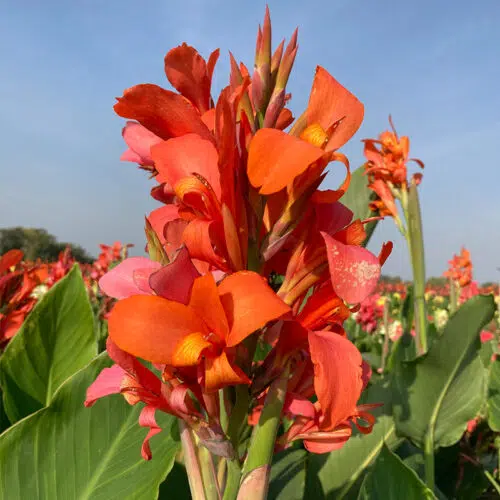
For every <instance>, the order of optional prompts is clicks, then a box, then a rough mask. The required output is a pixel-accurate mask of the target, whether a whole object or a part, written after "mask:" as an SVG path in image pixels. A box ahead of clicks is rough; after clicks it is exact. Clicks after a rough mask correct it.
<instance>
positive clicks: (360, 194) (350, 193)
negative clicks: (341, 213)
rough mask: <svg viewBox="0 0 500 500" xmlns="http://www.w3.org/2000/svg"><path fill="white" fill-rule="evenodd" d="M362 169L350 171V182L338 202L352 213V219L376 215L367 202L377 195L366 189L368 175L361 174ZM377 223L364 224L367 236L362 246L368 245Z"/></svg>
mask: <svg viewBox="0 0 500 500" xmlns="http://www.w3.org/2000/svg"><path fill="white" fill-rule="evenodd" d="M364 171H365V169H364V168H363V167H359V168H357V169H356V170H355V171H354V172H353V173H352V176H351V184H350V185H349V188H348V189H347V192H346V193H345V194H344V196H342V198H341V199H340V202H341V203H342V204H343V205H345V206H346V207H347V208H349V209H350V210H351V211H352V212H353V213H354V219H361V220H363V219H368V218H369V217H373V216H374V215H376V214H375V213H374V212H372V211H371V210H370V208H369V207H368V204H369V203H370V202H371V201H372V200H374V199H375V198H376V197H377V196H376V194H375V193H374V192H373V191H372V190H371V189H368V177H367V176H366V175H363V173H364ZM377 223H378V222H377V221H375V222H370V223H369V224H366V225H365V231H366V235H367V238H366V240H365V241H364V242H363V246H366V245H368V242H369V241H370V237H371V235H372V233H373V231H374V230H375V227H376V226H377Z"/></svg>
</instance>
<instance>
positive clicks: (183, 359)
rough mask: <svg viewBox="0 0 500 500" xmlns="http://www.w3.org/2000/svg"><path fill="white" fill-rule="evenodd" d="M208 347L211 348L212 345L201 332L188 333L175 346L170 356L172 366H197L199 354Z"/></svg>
mask: <svg viewBox="0 0 500 500" xmlns="http://www.w3.org/2000/svg"><path fill="white" fill-rule="evenodd" d="M209 347H212V343H211V342H209V341H208V340H207V339H206V338H205V337H204V336H203V334H202V333H201V332H194V333H190V334H189V335H187V336H186V337H184V338H183V339H182V340H181V341H180V342H179V343H178V344H177V347H176V348H175V351H174V354H173V356H172V365H173V366H194V365H197V364H198V361H199V359H200V356H201V353H202V352H203V351H204V350H205V349H207V348H209Z"/></svg>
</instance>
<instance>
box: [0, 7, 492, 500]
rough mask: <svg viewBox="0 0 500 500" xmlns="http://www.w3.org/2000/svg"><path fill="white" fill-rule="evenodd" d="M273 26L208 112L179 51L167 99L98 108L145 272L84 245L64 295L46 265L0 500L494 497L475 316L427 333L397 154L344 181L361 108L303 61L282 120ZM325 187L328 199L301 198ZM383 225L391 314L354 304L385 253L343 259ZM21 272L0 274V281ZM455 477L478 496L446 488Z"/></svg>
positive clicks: (10, 416)
mask: <svg viewBox="0 0 500 500" xmlns="http://www.w3.org/2000/svg"><path fill="white" fill-rule="evenodd" d="M271 31H272V30H271V21H270V15H269V10H268V9H266V14H265V17H264V22H263V25H262V26H261V27H259V29H258V33H257V43H256V51H255V60H254V66H253V68H252V69H251V70H249V69H248V68H247V67H246V66H245V65H244V64H243V63H239V62H238V61H237V60H236V59H235V58H234V56H233V55H232V54H230V75H229V78H228V82H227V86H226V87H224V88H223V89H222V90H221V92H220V94H219V95H218V96H213V93H212V88H211V87H212V77H213V73H214V70H215V66H216V63H217V60H218V58H219V51H218V50H216V51H214V52H212V53H211V54H210V55H209V57H208V59H207V60H205V59H204V58H203V57H202V56H201V55H200V54H199V53H198V52H197V51H196V49H194V48H193V47H191V46H189V45H187V44H186V43H184V44H182V45H180V46H178V47H175V48H173V49H171V50H170V51H169V52H168V53H167V55H166V56H165V60H164V65H165V74H166V77H167V79H168V81H169V83H170V84H171V86H172V87H173V89H174V90H168V89H165V88H162V87H160V86H158V85H153V84H139V85H136V86H134V87H131V88H129V89H127V90H125V92H124V93H123V96H122V97H120V98H118V102H117V103H116V104H115V106H114V110H115V112H116V113H117V114H118V115H119V116H120V117H122V118H124V119H126V120H127V121H126V122H125V125H124V128H123V138H124V141H125V143H126V145H127V149H126V151H125V152H124V153H123V155H122V160H124V161H128V162H132V163H135V164H137V165H138V167H139V168H140V169H142V170H145V171H146V172H147V173H148V175H149V176H150V177H151V179H153V181H154V186H153V187H152V189H151V193H150V194H151V196H152V198H153V199H155V200H156V201H157V202H159V203H160V206H159V208H157V209H155V210H153V211H152V212H151V213H150V214H149V215H148V216H147V217H146V220H145V236H146V242H147V244H146V250H147V253H148V257H144V256H139V257H137V256H136V257H128V254H127V247H122V246H121V245H119V244H115V245H113V246H112V247H108V246H103V247H102V254H101V255H100V256H99V259H98V260H97V261H96V263H95V264H94V265H93V266H92V269H90V270H87V271H88V272H87V271H85V272H83V276H82V271H84V270H83V268H82V270H80V269H79V268H78V266H74V267H73V268H72V269H71V270H70V268H71V265H70V264H71V263H70V262H69V261H67V262H66V261H65V265H64V266H63V267H62V269H63V270H64V272H62V273H61V275H60V276H59V275H58V276H59V279H58V281H57V283H55V284H54V286H53V287H51V289H50V290H48V291H47V293H46V294H45V295H44V296H43V298H42V299H41V300H40V301H39V302H38V303H37V304H36V306H34V307H33V310H32V311H31V312H30V314H29V315H28V316H27V318H26V320H25V321H24V322H22V326H21V327H20V328H19V331H18V332H17V333H16V335H15V337H14V338H13V339H12V340H11V342H10V343H9V344H8V345H7V347H6V349H5V352H4V353H3V355H2V357H1V358H0V385H1V389H2V393H3V394H2V396H3V398H2V401H3V403H2V406H1V407H0V426H1V428H2V430H3V429H6V430H5V432H3V434H2V435H1V436H0V465H1V469H0V472H1V475H2V481H0V492H1V493H0V496H1V497H2V498H3V497H5V498H15V499H17V498H27V497H33V498H47V499H48V498H50V499H64V500H66V499H68V498H82V499H87V498H141V499H142V498H148V499H149V498H151V499H153V498H160V499H162V498H184V497H188V498H189V497H190V498H193V499H196V500H202V499H203V500H204V499H207V500H212V499H214V500H215V499H224V500H232V499H240V500H244V499H250V500H252V499H265V498H281V499H284V498H287V499H288V498H305V499H312V498H314V499H316V498H345V497H349V498H354V497H357V498H392V497H393V496H394V497H398V498H399V497H401V498H436V497H437V496H439V497H440V498H444V497H446V496H449V497H450V498H455V497H460V498H464V491H465V492H469V493H470V492H471V491H473V492H478V491H479V492H480V494H482V493H483V492H487V491H493V490H494V489H495V488H497V487H498V488H500V486H498V484H497V480H498V475H497V471H495V468H494V467H492V466H491V463H488V464H486V465H482V464H480V465H479V466H477V463H479V459H484V457H485V456H486V453H485V451H484V450H485V449H488V453H490V452H491V450H490V448H491V446H496V444H495V443H498V441H499V440H498V439H496V440H495V437H496V435H495V433H496V432H498V428H499V427H498V426H499V424H498V422H499V421H500V414H499V412H498V408H499V407H500V404H499V403H498V397H497V392H498V391H497V390H496V389H497V387H498V385H499V382H498V380H499V375H498V373H500V372H499V369H498V366H497V364H496V363H497V362H493V361H491V358H492V356H491V353H490V352H486V351H485V352H486V354H485V353H484V352H483V347H481V344H480V342H479V338H480V332H481V330H482V329H483V327H484V326H485V325H486V324H487V323H489V322H490V321H491V319H492V318H493V315H494V303H493V300H492V298H491V297H489V296H486V295H482V296H475V297H473V298H471V299H470V300H468V301H466V302H464V303H463V304H461V305H460V307H458V304H457V310H456V312H455V313H454V314H452V315H451V317H450V319H449V320H448V322H447V323H446V325H444V327H443V328H442V330H440V331H439V332H437V331H435V329H434V330H433V328H432V326H430V325H429V322H428V318H427V311H426V304H425V268H424V254H423V238H422V221H421V215H420V208H419V201H418V189H417V186H418V184H419V183H420V180H421V175H420V174H415V175H414V176H413V177H412V178H411V179H410V180H408V175H407V163H408V161H410V160H409V139H408V138H407V137H400V136H398V135H397V133H396V132H395V130H394V127H392V132H385V133H383V134H381V136H380V137H379V139H377V140H372V139H370V140H365V141H364V147H365V155H366V159H367V163H366V164H365V165H363V166H362V167H361V168H359V169H358V170H356V171H354V172H351V169H350V164H349V161H348V159H347V157H346V156H345V155H344V154H343V153H341V152H340V149H341V148H342V147H343V146H344V145H345V144H346V143H347V142H348V141H349V140H351V139H352V137H353V136H354V134H355V133H356V132H357V130H358V129H359V127H360V125H361V123H362V120H363V116H364V107H363V104H362V103H361V102H360V101H359V100H358V99H357V98H356V97H355V96H354V95H353V94H352V93H351V92H350V91H349V90H347V89H346V88H345V87H343V86H342V85H341V84H340V83H339V82H338V81H337V80H336V79H335V78H334V77H333V76H332V75H330V74H329V73H328V71H327V70H326V69H324V68H322V67H319V66H318V67H317V69H316V73H315V75H314V79H313V82H312V88H311V91H310V96H309V101H308V104H307V107H306V109H305V110H304V112H303V113H302V114H301V115H300V116H299V117H298V118H294V117H293V115H292V112H291V111H290V109H289V108H288V107H287V105H288V102H289V101H290V99H291V95H290V94H289V93H288V92H287V84H288V80H289V78H290V77H291V72H292V68H293V64H294V61H295V57H296V54H297V49H298V45H297V31H295V32H294V33H293V34H292V36H291V39H290V40H289V42H288V43H287V44H285V41H282V42H281V43H280V44H279V45H278V46H277V47H276V48H275V49H274V50H273V46H272V40H271V34H272V33H271ZM391 126H392V122H391ZM415 161H416V162H417V164H418V165H419V166H421V167H423V164H422V162H421V161H420V160H415ZM337 168H339V169H341V171H342V172H343V173H344V175H345V177H344V180H343V182H342V183H341V184H340V186H338V187H337V189H324V188H322V183H323V181H324V180H325V178H326V177H327V173H328V169H337ZM363 174H364V175H363ZM398 200H399V202H400V206H401V210H402V212H401V213H400V212H399V209H398V207H397V205H396V201H398ZM384 217H391V218H393V220H394V221H395V223H396V225H397V226H398V228H399V229H400V231H401V232H402V234H403V235H404V236H405V238H406V240H407V243H408V249H409V252H410V257H411V262H412V269H413V277H414V280H413V286H410V287H408V289H407V290H401V289H400V290H399V291H398V298H397V301H396V299H395V295H394V297H393V300H392V301H391V300H389V299H387V298H386V297H381V296H377V295H372V293H373V292H374V291H375V290H376V287H377V284H378V281H379V277H380V273H381V268H382V266H383V264H384V263H385V261H386V260H387V258H388V257H389V256H390V253H391V251H392V243H391V242H388V243H385V244H383V245H382V248H381V249H380V251H379V252H378V254H377V255H375V254H373V253H372V252H370V251H369V250H367V249H366V248H365V245H366V243H367V241H368V239H369V237H370V235H371V233H372V231H373V230H374V228H375V225H376V223H377V222H378V221H379V220H380V219H381V218H384ZM21 258H22V256H20V255H19V254H17V253H15V252H14V253H12V254H9V255H7V256H4V257H3V258H2V260H1V261H0V283H7V281H8V280H4V278H5V276H7V275H8V270H10V269H11V268H12V266H18V265H19V264H20V260H21ZM30 272H31V271H30ZM9 273H10V271H9ZM16 276H17V275H16ZM19 276H20V274H19ZM9 279H10V278H9ZM97 280H98V287H97V286H96V281H97ZM5 290H7V287H6V286H5ZM399 292H402V293H401V294H399ZM101 294H104V295H105V297H106V298H105V299H103V298H102V296H101ZM89 297H90V299H91V301H94V300H95V299H96V297H98V298H99V300H98V303H99V307H98V308H96V307H94V311H93V310H92V308H91V304H90V302H89ZM403 299H404V300H403ZM396 302H397V304H396ZM393 310H397V315H398V320H397V321H398V323H397V325H396V324H395V322H394V323H393V324H391V315H394V312H393ZM93 313H94V314H93ZM23 318H24V316H23ZM378 323H382V324H383V326H384V329H385V339H384V342H383V345H382V343H378V344H377V342H365V343H364V347H363V349H362V351H363V352H361V351H360V348H359V347H360V346H361V341H360V338H361V336H360V335H358V334H359V331H360V329H361V327H363V328H366V329H367V330H368V329H369V330H370V332H373V331H374V330H376V328H377V324H378ZM352 325H356V326H355V327H354V332H353V331H350V326H352ZM395 327H396V328H395ZM96 330H97V331H96ZM413 330H414V331H415V338H413V335H412V332H413ZM106 334H108V336H107V339H105V336H106ZM490 341H491V342H493V341H494V340H491V339H489V340H488V342H490ZM104 342H105V346H106V352H101V353H100V354H99V352H100V351H101V350H102V348H103V344H104ZM484 345H487V344H486V343H485V344H483V346H484ZM367 346H368V347H367ZM370 349H371V352H370ZM375 351H376V352H377V353H378V354H380V356H378V357H379V359H380V362H379V363H378V364H377V363H374V362H373V359H374V358H375V357H377V356H375V357H374V356H371V357H370V355H373V354H374V352H375ZM378 351H380V352H378ZM486 360H487V362H486ZM488 387H489V392H488V389H487V388H488ZM473 424H474V425H475V426H476V427H474V425H473ZM476 424H477V425H476ZM484 426H489V427H490V429H489V430H488V433H487V434H486V435H487V437H486V438H484V436H485V432H484ZM476 428H477V429H478V430H476ZM475 432H477V433H481V434H474V433H475ZM478 436H479V437H478ZM457 447H459V450H458V451H457ZM493 454H494V455H495V454H496V455H495V457H496V458H497V459H498V451H497V450H496V448H494V452H493ZM450 456H451V457H452V460H455V458H456V460H457V461H459V463H460V465H459V467H455V468H454V469H453V470H454V471H458V472H457V476H456V477H455V476H453V480H450V473H449V468H452V467H451V466H450V467H449V468H448V469H446V467H444V468H443V467H442V468H441V469H440V468H439V465H440V464H442V463H445V462H446V464H447V465H448V462H447V460H448V459H447V458H446V457H450ZM436 457H438V458H436ZM457 457H459V458H457ZM463 457H467V460H465V459H464V458H463ZM466 462H467V464H468V465H467V464H466ZM453 463H454V462H453ZM471 463H474V464H475V465H474V467H475V468H474V469H473V472H474V474H480V475H481V479H482V482H480V481H475V480H474V481H473V480H472V479H469V478H466V477H465V474H466V472H467V471H471V470H472V469H470V464H471ZM467 467H469V469H467ZM443 470H444V471H445V472H442V471H443ZM68 471H69V473H68ZM464 471H465V472H464ZM464 478H465V479H464ZM483 480H484V481H483ZM485 481H486V483H485ZM450 485H451V486H450ZM464 485H465V486H464ZM465 497H466V496H465Z"/></svg>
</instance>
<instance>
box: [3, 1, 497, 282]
mask: <svg viewBox="0 0 500 500" xmlns="http://www.w3.org/2000/svg"><path fill="white" fill-rule="evenodd" d="M269 4H270V8H271V16H272V19H273V28H274V34H275V37H274V40H275V41H276V42H277V41H278V40H279V39H280V38H282V37H284V36H287V37H288V36H289V35H290V34H291V32H292V31H293V29H294V28H295V26H296V25H298V26H299V53H298V57H297V60H296V64H295V68H294V72H293V73H292V81H291V85H290V86H289V90H290V91H291V92H292V94H293V100H292V109H293V110H294V112H295V114H296V115H298V114H299V113H300V111H301V110H302V109H303V107H304V106H305V104H306V103H307V98H308V94H309V90H310V85H311V81H312V77H313V74H314V68H315V66H316V65H317V64H320V65H322V66H324V67H326V68H327V69H328V70H329V71H330V72H331V73H332V74H333V75H334V76H335V77H336V78H337V79H338V80H339V81H340V82H342V83H343V84H344V85H345V86H347V87H348V88H349V89H350V90H351V91H353V92H354V93H355V94H356V95H357V96H358V97H359V99H360V100H361V101H362V102H363V103H364V104H365V121H364V123H363V125H362V127H361V129H360V131H359V132H358V134H357V135H356V136H355V137H354V139H353V140H352V141H351V142H350V144H349V145H348V147H346V148H345V149H344V152H345V153H346V154H347V155H348V156H349V158H350V160H351V163H352V165H353V166H356V165H360V164H361V163H362V162H363V156H362V145H361V143H360V139H362V138H365V137H373V136H375V135H377V134H378V132H380V131H382V130H383V129H385V128H386V126H387V116H388V114H389V113H392V115H393V117H394V120H395V123H396V127H397V129H398V131H399V133H400V134H406V135H409V136H410V138H411V153H412V154H413V156H416V157H419V158H421V159H422V160H423V161H424V162H425V164H426V169H425V174H424V181H423V184H422V186H421V200H422V205H423V216H424V226H425V244H426V257H427V274H428V275H438V274H441V273H442V271H443V270H444V269H445V267H446V263H447V260H448V259H449V258H451V256H452V254H453V253H454V252H458V251H459V249H460V246H461V245H462V244H465V245H466V246H467V247H468V248H469V249H470V251H471V254H472V259H473V262H474V266H475V275H476V277H477V279H479V280H480V281H485V280H489V279H495V280H496V279H498V278H499V273H498V271H497V270H496V267H497V266H500V251H499V250H500V210H499V208H500V196H499V193H500V182H499V181H500V175H499V169H500V160H499V158H498V145H499V144H500V91H499V89H500V86H499V82H500V29H499V26H500V1H499V0H481V1H480V2H470V1H462V0H456V1H452V0H441V1H436V0H425V1H418V2H417V1H413V2H400V1H395V0H376V1H375V0H338V1H332V0H321V1H311V0H309V1H307V2H306V1H298V0H297V1H295V0H294V1H277V0H275V1H273V0H271V1H270V2H269ZM264 7H265V2H262V1H253V2H249V1H220V0H206V1H202V0H198V1H192V0H183V1H181V2H179V1H172V0H163V1H152V0H150V1H145V2H138V1H137V0H135V1H129V0H121V1H111V0H109V1H105V2H104V1H102V0H100V1H98V0H87V1H83V0H80V1H73V2H68V1H63V0H60V1H55V0H47V1H45V2H39V1H37V0H36V1H35V0H31V1H29V0H24V1H22V2H19V1H14V0H7V1H4V2H2V4H1V6H0V68H1V71H0V75H1V77H0V138H1V167H0V227H5V226H12V225H24V226H36V227H45V228H47V229H48V230H49V231H50V232H52V233H54V234H55V235H56V236H57V237H58V238H59V239H60V240H65V241H72V242H76V243H79V244H81V245H83V246H85V247H86V248H87V249H88V250H89V251H91V252H92V253H94V254H96V253H97V245H98V243H99V242H106V243H110V242H113V241H114V240H121V241H124V242H132V243H135V244H136V249H135V252H136V253H139V252H140V251H141V250H142V246H143V244H144V236H143V221H144V219H143V218H144V215H146V214H147V213H148V212H149V211H150V210H151V209H152V208H154V207H155V203H154V201H153V200H151V199H150V197H149V188H150V186H151V184H150V181H148V180H147V178H146V176H145V175H143V172H140V171H138V170H137V169H136V167H135V166H134V164H131V163H121V162H120V161H119V157H120V154H121V153H122V151H123V150H124V144H123V142H122V138H121V127H122V123H123V121H122V120H121V119H120V118H118V117H116V116H114V114H113V110H112V106H113V103H114V98H115V97H116V96H119V95H121V93H122V91H123V89H125V88H127V87H129V86H131V85H134V84H136V83H143V82H153V83H158V84H163V85H167V82H166V79H165V77H164V73H163V57H164V55H165V53H166V52H167V51H168V50H169V49H170V48H172V47H174V46H176V45H178V44H180V43H181V42H184V41H186V42H188V43H189V44H190V45H194V46H195V47H196V48H197V49H198V50H199V51H200V52H201V53H202V54H203V55H205V56H207V55H208V54H209V52H210V51H211V50H212V49H214V48H216V47H220V48H221V54H222V57H221V60H220V62H219V64H218V66H217V69H216V75H215V82H214V84H215V90H216V91H218V90H220V89H221V88H222V87H223V86H225V85H226V82H227V78H228V57H227V51H228V50H231V51H232V52H233V53H234V54H235V56H236V57H237V58H238V59H240V60H243V61H244V62H245V63H246V64H247V65H250V66H251V64H252V59H253V51H254V46H255V34H256V30H257V25H258V23H259V22H261V20H262V17H263V14H264ZM327 185H328V183H327ZM333 185H334V183H333V181H331V183H330V187H333ZM387 239H393V240H394V242H395V245H396V249H395V251H394V253H393V255H392V257H391V258H390V260H389V261H388V263H387V264H386V268H385V272H387V273H392V274H400V275H402V276H403V277H409V269H408V262H407V258H406V251H405V248H404V245H403V242H402V241H401V239H400V237H399V235H398V233H397V232H396V231H395V230H394V228H393V227H392V222H391V221H385V222H384V223H383V224H382V225H381V227H379V229H378V230H377V234H376V236H375V237H374V240H373V245H371V246H372V248H374V249H376V248H378V246H380V243H381V242H382V241H384V240H387Z"/></svg>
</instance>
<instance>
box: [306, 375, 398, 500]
mask: <svg viewBox="0 0 500 500" xmlns="http://www.w3.org/2000/svg"><path fill="white" fill-rule="evenodd" d="M360 403H383V406H382V407H380V408H377V409H375V410H372V411H371V413H373V414H374V415H376V417H377V421H376V423H375V425H374V427H373V430H372V432H371V434H360V433H356V434H354V435H353V436H352V437H351V438H350V439H349V441H347V443H346V444H345V445H344V446H343V447H342V448H340V450H336V451H333V452H331V453H330V454H324V455H315V454H312V453H311V454H310V455H309V460H308V466H307V486H306V495H305V497H304V498H325V497H326V498H332V499H340V498H345V497H348V498H356V491H357V488H356V487H358V488H359V484H360V481H361V479H362V477H363V474H364V473H365V472H366V469H367V467H368V466H369V465H370V464H371V463H372V462H373V460H374V459H375V457H376V456H377V454H378V453H379V451H380V449H381V448H382V446H383V444H384V442H385V443H387V444H388V445H389V446H396V445H397V444H399V442H400V441H401V440H399V439H398V438H397V437H396V432H395V426H394V422H393V420H392V418H391V416H390V414H391V392H390V389H389V387H388V384H383V383H378V384H372V385H371V386H370V387H369V388H368V389H367V390H366V391H365V392H364V393H363V399H362V401H361V402H360Z"/></svg>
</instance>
